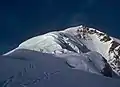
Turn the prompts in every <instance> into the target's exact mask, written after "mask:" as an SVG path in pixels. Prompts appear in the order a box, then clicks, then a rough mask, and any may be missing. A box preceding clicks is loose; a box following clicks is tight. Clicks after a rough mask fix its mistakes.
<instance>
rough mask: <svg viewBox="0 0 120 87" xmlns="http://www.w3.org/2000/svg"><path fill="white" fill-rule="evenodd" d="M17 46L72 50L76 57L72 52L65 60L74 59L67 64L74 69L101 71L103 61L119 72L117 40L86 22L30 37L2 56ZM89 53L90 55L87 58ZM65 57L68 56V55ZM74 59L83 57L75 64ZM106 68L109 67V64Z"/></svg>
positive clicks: (56, 51) (44, 50)
mask: <svg viewBox="0 0 120 87" xmlns="http://www.w3.org/2000/svg"><path fill="white" fill-rule="evenodd" d="M18 49H28V50H33V51H38V52H42V53H50V54H54V55H55V56H64V55H67V56H68V57H69V56H73V55H74V54H76V55H78V56H79V58H78V57H77V58H76V55H75V57H73V59H71V60H70V61H69V62H70V63H71V62H72V63H75V64H70V66H71V67H75V68H77V69H79V68H80V67H83V68H82V69H84V70H85V71H89V72H93V71H94V72H93V73H98V72H101V71H102V70H103V69H104V67H103V66H106V64H107V67H108V66H109V65H110V67H111V68H112V70H113V71H114V72H115V73H116V74H117V75H120V59H119V58H120V42H119V40H118V39H116V38H113V37H111V36H109V35H107V34H105V33H103V32H100V31H98V30H96V29H93V28H89V27H86V26H82V25H81V26H77V27H71V28H68V29H65V30H63V31H54V32H50V33H46V34H44V35H40V36H36V37H33V38H31V39H28V40H27V41H24V42H23V43H21V44H20V45H19V46H18V47H17V48H16V49H14V50H12V51H10V52H8V53H6V54H4V56H6V55H7V56H8V55H10V54H12V53H14V52H15V51H16V50H18ZM71 54H72V55H71ZM92 55H93V56H92ZM89 56H90V58H92V59H90V58H89ZM67 59H68V60H69V58H67ZM74 59H75V60H76V59H77V60H78V61H79V60H81V59H82V60H83V61H82V62H81V61H80V62H81V63H82V64H80V65H79V64H77V65H76V63H78V62H77V61H74ZM89 59H90V61H91V60H92V64H90V63H86V62H87V61H88V60H89ZM103 60H104V61H103ZM84 62H85V63H84ZM93 63H94V65H93ZM108 64H109V65H108ZM85 66H87V67H88V66H94V68H95V67H97V69H98V70H94V69H93V68H92V69H93V70H92V69H91V68H89V69H90V70H89V69H88V70H87V69H86V67H85ZM101 66H102V67H101ZM108 70H110V68H109V67H108ZM110 71H111V70H110Z"/></svg>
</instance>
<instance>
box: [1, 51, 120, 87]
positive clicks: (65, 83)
mask: <svg viewBox="0 0 120 87" xmlns="http://www.w3.org/2000/svg"><path fill="white" fill-rule="evenodd" d="M74 56H75V55H74ZM76 56H77V55H76ZM76 56H75V57H76ZM61 57H62V58H60V57H56V56H55V55H53V54H46V53H40V52H36V51H30V50H23V49H20V50H17V51H16V52H14V53H13V54H10V55H9V56H1V57H0V68H1V71H0V87H119V86H120V80H119V79H112V78H109V77H104V76H102V75H97V74H92V73H88V72H85V71H83V70H77V69H71V67H70V66H69V65H68V64H66V60H65V59H63V58H64V57H66V56H64V57H63V56H61ZM67 57H68V56H67ZM69 62H70V61H69ZM73 63H76V62H75V61H73V62H72V63H70V64H73ZM89 67H91V66H89Z"/></svg>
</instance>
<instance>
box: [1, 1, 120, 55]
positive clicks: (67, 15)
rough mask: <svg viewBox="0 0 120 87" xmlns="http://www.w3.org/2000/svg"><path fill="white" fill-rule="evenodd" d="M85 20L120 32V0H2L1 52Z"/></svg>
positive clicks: (96, 26) (108, 29) (88, 23)
mask: <svg viewBox="0 0 120 87" xmlns="http://www.w3.org/2000/svg"><path fill="white" fill-rule="evenodd" d="M79 24H85V25H88V26H91V27H94V28H97V29H99V30H101V31H104V32H107V33H108V34H109V35H111V36H114V37H119V34H120V1H119V0H118V1H117V0H0V54H1V53H4V52H7V51H8V50H11V49H13V48H15V47H17V46H18V44H20V43H21V42H23V41H24V40H26V39H28V38H30V37H32V36H35V35H39V34H43V33H46V32H48V31H52V30H60V29H64V28H67V27H70V26H77V25H79Z"/></svg>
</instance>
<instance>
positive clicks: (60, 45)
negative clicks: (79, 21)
mask: <svg viewBox="0 0 120 87" xmlns="http://www.w3.org/2000/svg"><path fill="white" fill-rule="evenodd" d="M0 62H1V63H0V64H1V65H0V67H1V68H2V67H3V66H4V65H5V67H4V69H5V70H2V71H0V75H1V79H0V80H1V81H0V82H1V83H0V84H2V87H8V86H10V87H40V86H41V87H79V86H82V87H118V86H119V85H120V84H119V76H120V40H118V39H117V38H114V37H111V36H109V35H107V34H105V33H103V32H101V31H98V30H96V29H93V28H89V27H86V26H82V25H81V26H77V27H71V28H68V29H65V30H62V31H53V32H49V33H46V34H44V35H39V36H36V37H33V38H31V39H28V40H26V41H24V42H23V43H21V44H20V45H19V46H18V47H17V48H15V49H13V50H12V51H10V52H8V53H6V54H3V56H1V61H0ZM9 72H10V73H9ZM7 74H8V76H7ZM39 74H40V76H39ZM41 75H42V76H41ZM51 75H52V76H51ZM116 78H117V79H116ZM86 83H87V84H86Z"/></svg>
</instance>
